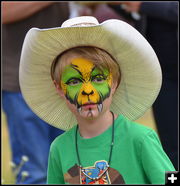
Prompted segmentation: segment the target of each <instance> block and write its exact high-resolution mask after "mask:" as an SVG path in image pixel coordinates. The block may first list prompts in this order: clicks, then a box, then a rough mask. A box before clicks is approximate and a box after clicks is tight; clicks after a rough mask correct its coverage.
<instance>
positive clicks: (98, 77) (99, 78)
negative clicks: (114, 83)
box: [92, 75, 106, 83]
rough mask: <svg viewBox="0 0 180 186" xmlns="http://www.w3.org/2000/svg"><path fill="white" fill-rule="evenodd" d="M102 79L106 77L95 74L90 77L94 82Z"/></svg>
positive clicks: (102, 80)
mask: <svg viewBox="0 0 180 186" xmlns="http://www.w3.org/2000/svg"><path fill="white" fill-rule="evenodd" d="M104 80H106V77H105V76H103V75H96V76H94V77H93V78H92V81H93V82H96V83H102V82H104Z"/></svg>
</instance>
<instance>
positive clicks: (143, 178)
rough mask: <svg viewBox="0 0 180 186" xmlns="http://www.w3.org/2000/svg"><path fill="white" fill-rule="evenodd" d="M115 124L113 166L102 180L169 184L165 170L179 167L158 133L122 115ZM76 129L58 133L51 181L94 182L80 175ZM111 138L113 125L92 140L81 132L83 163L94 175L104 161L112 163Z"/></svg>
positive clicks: (51, 160)
mask: <svg viewBox="0 0 180 186" xmlns="http://www.w3.org/2000/svg"><path fill="white" fill-rule="evenodd" d="M114 126H115V128H114V129H115V136H114V147H113V151H112V159H111V163H110V168H109V169H108V172H106V174H104V176H103V179H102V180H101V181H103V180H104V179H106V180H105V181H107V183H125V184H165V172H166V171H175V169H174V167H173V165H172V163H171V162H170V160H169V158H168V157H167V155H166V154H165V152H164V150H163V148H162V146H161V143H160V141H159V138H158V136H157V134H156V133H155V132H154V131H153V130H152V129H150V128H148V127H145V126H143V125H140V124H137V123H135V122H132V121H129V120H128V119H127V118H125V117H124V116H122V115H119V116H118V118H116V120H115V123H114ZM75 132H76V126H75V127H73V128H72V129H70V130H69V131H67V132H65V133H64V134H62V135H60V136H58V137H57V138H56V139H55V140H54V141H53V143H52V144H51V148H50V154H49V162H48V177H47V183H48V184H68V183H71V184H73V183H76V184H78V183H80V180H81V181H84V180H82V179H86V180H85V181H86V183H88V182H89V181H90V180H89V179H88V178H87V177H86V178H84V177H83V176H80V171H79V168H78V167H77V166H76V164H78V161H77V154H76V147H75ZM111 139H112V126H110V127H109V128H108V129H107V130H106V131H104V132H103V133H102V134H100V135H99V136H96V137H93V138H90V139H85V138H83V137H81V136H80V134H79V132H78V135H77V141H78V150H79V156H80V160H81V164H82V166H83V167H85V168H86V171H87V172H86V173H87V174H88V175H90V177H91V175H93V174H97V172H98V171H100V170H99V169H98V168H97V167H98V166H99V167H100V165H101V168H102V165H103V162H104V160H105V161H107V162H108V160H109V153H110V145H111ZM97 161H98V162H100V163H97ZM95 162H96V163H95ZM96 164H97V165H98V166H96ZM88 171H89V172H88ZM81 175H83V174H82V173H81ZM92 177H93V176H92ZM80 178H81V179H80ZM65 180H66V181H65ZM108 181H110V182H108ZM101 183H103V182H101Z"/></svg>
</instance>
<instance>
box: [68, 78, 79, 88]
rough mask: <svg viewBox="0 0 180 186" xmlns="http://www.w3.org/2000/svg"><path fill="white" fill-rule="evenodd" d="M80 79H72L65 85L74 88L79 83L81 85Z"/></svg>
mask: <svg viewBox="0 0 180 186" xmlns="http://www.w3.org/2000/svg"><path fill="white" fill-rule="evenodd" d="M81 82H82V81H81V79H78V78H72V79H70V80H68V81H67V82H66V84H67V85H70V86H75V85H78V84H79V83H81Z"/></svg>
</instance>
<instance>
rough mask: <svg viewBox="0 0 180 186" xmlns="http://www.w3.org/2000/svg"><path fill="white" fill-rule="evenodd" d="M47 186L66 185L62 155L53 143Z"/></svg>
mask: <svg viewBox="0 0 180 186" xmlns="http://www.w3.org/2000/svg"><path fill="white" fill-rule="evenodd" d="M47 184H64V177H63V172H62V167H61V161H60V155H59V153H58V151H57V149H56V146H55V144H53V143H52V144H51V147H50V152H49V158H48V170H47Z"/></svg>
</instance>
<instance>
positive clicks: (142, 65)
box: [19, 16, 162, 130]
mask: <svg viewBox="0 0 180 186" xmlns="http://www.w3.org/2000/svg"><path fill="white" fill-rule="evenodd" d="M77 46H95V47H98V48H101V49H103V50H106V51H107V52H108V53H109V54H111V55H112V56H113V57H114V58H115V60H116V61H117V63H118V64H119V66H120V70H121V82H120V86H119V87H118V88H117V90H116V92H115V94H114V96H113V100H112V104H111V110H112V111H113V112H114V113H116V114H123V115H124V116H125V117H127V118H128V119H130V120H136V119H138V118H139V117H141V116H142V115H143V114H144V113H145V112H146V111H147V110H148V109H149V108H150V107H151V106H152V104H153V102H154V101H155V99H156V97H157V95H158V93H159V91H160V87H161V83H162V74H161V68H160V64H159V61H158V58H157V56H156V54H155V52H154V50H153V49H152V47H151V46H150V44H149V43H148V42H147V40H146V39H145V38H144V37H143V36H142V35H141V34H140V33H139V32H138V31H137V30H136V29H135V28H133V27H132V26H131V25H129V24H127V23H126V22H124V21H121V20H116V19H111V20H107V21H104V22H103V23H101V24H99V23H98V21H97V20H96V19H95V18H94V17H91V16H83V17H76V18H72V19H69V20H67V21H65V22H64V23H63V24H62V26H61V27H56V28H48V29H39V28H32V29H30V30H29V31H28V33H27V34H26V37H25V40H24V43H23V47H22V53H21V59H20V71H19V81H20V87H21V91H22V94H23V96H24V98H25V100H26V102H27V104H28V105H29V106H30V108H31V109H32V110H33V111H34V112H35V113H36V114H37V115H38V116H39V117H40V118H41V119H43V120H44V121H46V122H47V123H49V124H50V125H53V126H55V127H57V128H60V129H63V130H68V129H70V128H71V127H72V126H74V125H75V124H76V118H75V117H74V115H73V113H71V111H70V110H69V109H68V107H67V105H66V103H65V101H64V100H63V99H62V98H61V97H60V96H59V94H58V93H57V91H56V88H55V85H54V83H53V80H52V78H51V66H52V63H53V61H54V59H55V58H56V57H57V56H58V55H59V54H60V53H62V52H64V51H66V50H68V49H70V48H74V47H77Z"/></svg>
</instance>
